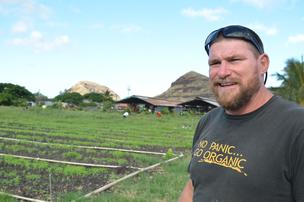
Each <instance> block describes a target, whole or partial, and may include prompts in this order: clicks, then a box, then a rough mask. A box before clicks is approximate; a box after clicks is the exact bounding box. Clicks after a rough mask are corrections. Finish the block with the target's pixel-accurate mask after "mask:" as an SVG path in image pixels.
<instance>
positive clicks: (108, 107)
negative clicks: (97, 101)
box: [102, 100, 114, 112]
mask: <svg viewBox="0 0 304 202" xmlns="http://www.w3.org/2000/svg"><path fill="white" fill-rule="evenodd" d="M113 104H114V102H113V101H110V100H108V101H104V102H103V103H102V110H103V111H105V112H108V111H111V110H112V109H113Z"/></svg>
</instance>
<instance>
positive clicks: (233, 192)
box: [189, 96, 304, 202]
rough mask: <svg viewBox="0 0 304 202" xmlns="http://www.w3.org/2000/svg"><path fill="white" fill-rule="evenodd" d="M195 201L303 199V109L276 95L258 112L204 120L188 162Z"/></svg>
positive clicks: (222, 113)
mask: <svg viewBox="0 0 304 202" xmlns="http://www.w3.org/2000/svg"><path fill="white" fill-rule="evenodd" d="M189 172H190V177H191V179H192V182H193V187H194V193H193V201H194V202H210V201H212V202H222V201H229V202H246V201H255V202H264V201H265V202H272V201H274V202H289V201H304V108H301V107H299V106H298V105H296V104H292V103H290V102H287V101H285V100H283V99H282V98H280V97H278V96H273V97H272V98H271V99H270V100H269V101H268V102H267V103H266V104H265V105H263V106H262V107H260V108H259V109H257V110H255V111H254V112H251V113H248V114H245V115H239V116H232V115H228V114H226V113H225V111H224V110H223V108H216V109H214V110H212V111H211V112H209V113H208V114H206V115H205V116H204V117H202V119H201V120H200V122H199V124H198V126H197V129H196V132H195V136H194V139H193V147H192V159H191V162H190V164H189Z"/></svg>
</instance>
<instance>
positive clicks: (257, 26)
mask: <svg viewBox="0 0 304 202" xmlns="http://www.w3.org/2000/svg"><path fill="white" fill-rule="evenodd" d="M248 27H250V28H251V29H253V30H255V31H257V32H259V31H260V32H263V33H265V34H267V35H269V36H274V35H276V34H277V33H278V30H277V28H276V27H271V26H266V25H264V24H260V23H255V24H251V25H249V26H248Z"/></svg>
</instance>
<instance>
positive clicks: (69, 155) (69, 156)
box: [63, 152, 81, 160]
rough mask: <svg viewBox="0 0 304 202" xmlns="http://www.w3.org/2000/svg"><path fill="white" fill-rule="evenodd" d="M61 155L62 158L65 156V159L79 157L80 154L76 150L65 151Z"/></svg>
mask: <svg viewBox="0 0 304 202" xmlns="http://www.w3.org/2000/svg"><path fill="white" fill-rule="evenodd" d="M63 157H64V158H67V159H77V160H79V159H81V154H79V153H78V152H66V153H64V154H63Z"/></svg>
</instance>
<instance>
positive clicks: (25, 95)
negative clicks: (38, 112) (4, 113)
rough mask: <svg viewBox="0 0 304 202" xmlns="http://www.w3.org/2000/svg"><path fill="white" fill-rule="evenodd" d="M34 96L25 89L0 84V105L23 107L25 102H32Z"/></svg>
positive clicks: (9, 84)
mask: <svg viewBox="0 0 304 202" xmlns="http://www.w3.org/2000/svg"><path fill="white" fill-rule="evenodd" d="M34 100H35V96H34V95H33V94H32V93H31V92H30V91H28V90H27V89H26V88H25V87H22V86H19V85H15V84H11V83H0V105H7V106H9V105H14V106H24V105H26V104H27V101H34Z"/></svg>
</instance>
